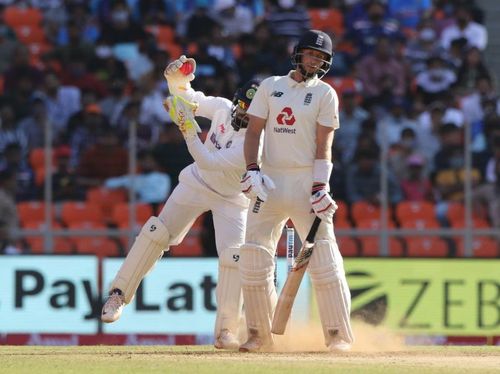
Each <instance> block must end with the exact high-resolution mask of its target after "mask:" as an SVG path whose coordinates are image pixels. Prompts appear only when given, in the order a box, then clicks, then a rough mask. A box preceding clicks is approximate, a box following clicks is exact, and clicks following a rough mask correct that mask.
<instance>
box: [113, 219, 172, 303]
mask: <svg viewBox="0 0 500 374" xmlns="http://www.w3.org/2000/svg"><path fill="white" fill-rule="evenodd" d="M169 237H170V235H169V233H168V231H167V228H166V227H165V225H164V224H163V222H162V221H161V220H160V219H159V218H158V217H150V218H149V219H148V221H147V222H146V223H145V224H144V226H143V227H142V229H141V232H140V233H139V235H137V237H136V238H135V241H134V245H132V248H130V252H129V253H128V255H127V257H126V258H125V261H124V262H123V264H122V266H121V267H120V270H119V271H118V274H116V277H115V279H114V280H113V282H112V283H111V287H110V290H113V289H115V288H119V289H120V290H121V291H122V292H123V295H124V297H125V302H126V303H127V304H128V303H130V301H131V300H132V298H133V297H134V294H135V292H136V291H137V287H139V283H141V280H142V279H143V278H144V277H145V276H146V274H147V273H148V272H149V271H150V270H151V269H152V268H153V266H154V265H155V263H156V261H157V260H158V259H159V258H160V257H161V256H162V255H163V251H164V250H167V251H168V246H169Z"/></svg>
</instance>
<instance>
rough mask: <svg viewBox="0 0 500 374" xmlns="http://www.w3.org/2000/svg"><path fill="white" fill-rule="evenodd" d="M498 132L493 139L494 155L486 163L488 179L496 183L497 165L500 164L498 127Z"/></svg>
mask: <svg viewBox="0 0 500 374" xmlns="http://www.w3.org/2000/svg"><path fill="white" fill-rule="evenodd" d="M496 131H497V134H496V135H495V137H494V138H493V141H492V154H493V155H492V157H491V158H490V159H489V161H488V163H487V164H486V181H487V182H491V183H495V182H497V175H498V174H496V172H495V170H496V169H497V165H498V164H500V129H497V130H496Z"/></svg>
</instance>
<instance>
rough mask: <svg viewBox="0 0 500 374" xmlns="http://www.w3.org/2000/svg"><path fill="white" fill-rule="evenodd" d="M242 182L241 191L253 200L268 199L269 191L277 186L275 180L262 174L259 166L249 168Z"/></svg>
mask: <svg viewBox="0 0 500 374" xmlns="http://www.w3.org/2000/svg"><path fill="white" fill-rule="evenodd" d="M240 183H241V191H242V192H243V193H244V194H245V195H246V197H248V198H249V199H251V200H252V199H255V198H258V199H259V200H261V201H266V200H267V196H268V194H269V192H270V191H272V190H274V189H275V188H276V186H275V185H274V182H273V180H272V179H271V178H269V177H268V176H267V175H265V174H262V173H261V172H260V170H259V169H258V168H256V169H250V170H247V171H246V173H245V174H243V177H242V178H241V182H240Z"/></svg>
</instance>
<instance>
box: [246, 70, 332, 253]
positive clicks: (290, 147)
mask: <svg viewBox="0 0 500 374" xmlns="http://www.w3.org/2000/svg"><path fill="white" fill-rule="evenodd" d="M248 113H249V114H252V115H254V116H256V117H260V118H267V122H266V126H265V129H264V131H265V136H264V147H263V153H262V166H261V168H262V172H263V173H264V174H267V175H268V176H269V177H271V179H272V180H273V182H274V183H275V184H276V189H275V190H273V191H271V192H270V194H269V197H268V199H267V200H266V202H265V203H263V204H262V206H261V208H260V210H259V213H253V212H252V210H250V211H249V218H248V226H247V238H246V239H247V242H249V241H251V242H252V243H255V244H259V245H262V246H264V247H266V248H268V249H269V250H270V251H272V250H274V248H276V245H277V242H278V240H279V236H280V234H281V228H282V227H283V225H284V223H285V222H286V220H287V219H288V218H291V219H292V221H293V223H294V225H295V227H296V229H297V232H298V234H299V236H300V237H301V239H302V240H304V239H305V237H306V235H307V232H308V230H309V227H310V225H311V223H312V221H313V219H314V215H313V214H312V213H311V204H310V202H309V197H310V196H311V188H312V182H313V181H312V168H313V164H314V159H315V156H316V126H317V125H316V124H317V123H319V124H320V125H321V126H327V127H332V128H334V129H337V128H339V113H338V98H337V94H336V92H335V90H334V89H333V88H332V87H331V86H330V85H328V84H326V83H324V82H323V81H321V80H319V79H310V80H308V81H307V82H301V83H299V82H296V81H295V80H293V79H292V78H291V77H290V74H289V75H287V76H274V77H269V78H267V79H265V80H264V81H262V83H261V84H260V86H259V89H258V90H257V93H256V95H255V97H254V99H253V100H252V103H251V104H250V108H249V109H248ZM321 226H322V227H324V226H325V225H321ZM270 232H272V236H271V237H270V236H269V234H268V233H270ZM332 234H333V230H332ZM318 237H321V232H320V233H318Z"/></svg>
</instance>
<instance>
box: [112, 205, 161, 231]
mask: <svg viewBox="0 0 500 374" xmlns="http://www.w3.org/2000/svg"><path fill="white" fill-rule="evenodd" d="M135 212H136V213H135V214H136V216H135V221H136V222H137V223H139V224H140V225H141V226H142V225H143V224H144V223H146V221H147V220H148V219H149V217H151V216H152V215H153V214H154V212H153V208H152V207H151V205H149V204H145V203H137V204H136V207H135ZM129 214H130V208H129V203H118V204H116V205H115V206H114V208H113V215H112V222H113V223H115V224H116V225H117V226H122V225H123V224H125V223H127V222H128V221H129Z"/></svg>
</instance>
